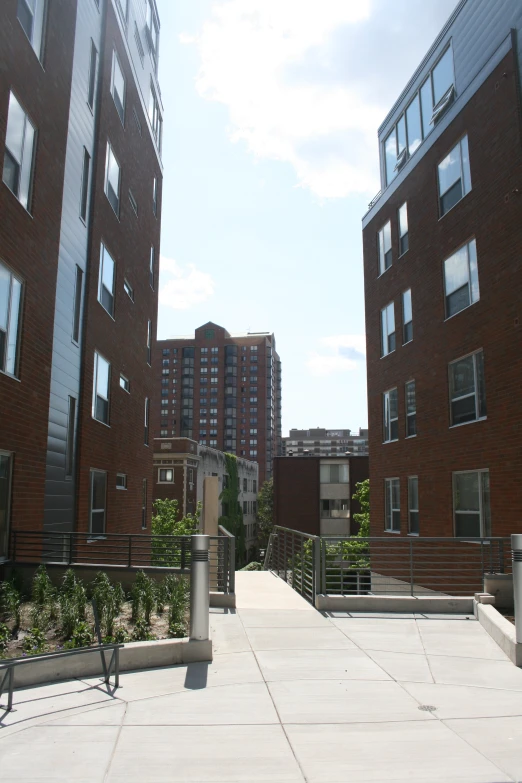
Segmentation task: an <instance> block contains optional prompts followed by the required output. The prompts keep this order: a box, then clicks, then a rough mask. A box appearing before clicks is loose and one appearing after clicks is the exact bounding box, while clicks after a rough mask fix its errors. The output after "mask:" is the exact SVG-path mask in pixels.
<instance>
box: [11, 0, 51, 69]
mask: <svg viewBox="0 0 522 783" xmlns="http://www.w3.org/2000/svg"><path fill="white" fill-rule="evenodd" d="M16 15H17V17H18V21H19V22H20V24H21V25H22V28H23V31H24V33H25V34H26V36H27V37H28V39H29V43H30V44H31V46H32V47H33V49H34V51H35V54H36V56H37V57H38V59H39V60H41V59H42V55H43V45H42V44H43V30H44V24H45V0H18V10H17V14H16Z"/></svg>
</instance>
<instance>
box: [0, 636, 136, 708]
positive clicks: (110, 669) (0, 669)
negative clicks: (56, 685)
mask: <svg viewBox="0 0 522 783" xmlns="http://www.w3.org/2000/svg"><path fill="white" fill-rule="evenodd" d="M124 646H125V645H124V644H101V645H97V646H96V647H77V648H76V649H75V650H62V651H60V652H50V653H42V654H41V655H33V656H29V657H27V658H12V659H11V660H4V661H1V662H0V699H1V698H2V694H3V693H6V692H7V693H8V699H7V705H2V704H0V709H3V710H6V711H7V712H11V710H12V709H13V693H14V671H15V668H16V666H23V665H24V664H26V663H37V662H38V661H49V660H53V659H55V658H65V657H67V656H71V655H86V654H87V653H99V654H100V657H101V661H102V668H103V681H104V683H105V684H106V685H107V687H108V689H109V692H110V693H111V694H112V693H114V692H115V691H116V689H117V688H119V687H120V650H121V649H122V648H123V647H124ZM111 650H112V655H111V657H110V660H109V665H108V666H107V662H106V660H105V654H104V653H105V652H110V651H111ZM113 673H114V686H113V687H112V690H110V688H111V682H110V679H111V676H112V674H113ZM2 675H3V676H2Z"/></svg>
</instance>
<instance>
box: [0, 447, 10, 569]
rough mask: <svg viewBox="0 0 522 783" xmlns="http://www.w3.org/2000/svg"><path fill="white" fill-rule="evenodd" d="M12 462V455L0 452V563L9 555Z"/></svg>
mask: <svg viewBox="0 0 522 783" xmlns="http://www.w3.org/2000/svg"><path fill="white" fill-rule="evenodd" d="M12 462H13V458H12V456H11V454H10V453H6V452H0V561H1V560H5V559H6V558H7V557H8V553H9V517H10V501H11V466H12Z"/></svg>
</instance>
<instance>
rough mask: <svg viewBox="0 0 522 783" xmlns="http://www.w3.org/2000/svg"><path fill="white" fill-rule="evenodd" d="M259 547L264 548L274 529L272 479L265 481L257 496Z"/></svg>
mask: <svg viewBox="0 0 522 783" xmlns="http://www.w3.org/2000/svg"><path fill="white" fill-rule="evenodd" d="M257 524H258V528H259V532H258V540H259V546H261V547H266V546H267V544H268V539H269V538H270V533H271V532H272V529H273V527H274V479H273V478H271V479H268V481H265V483H264V484H263V486H262V487H261V489H260V490H259V494H258V496H257Z"/></svg>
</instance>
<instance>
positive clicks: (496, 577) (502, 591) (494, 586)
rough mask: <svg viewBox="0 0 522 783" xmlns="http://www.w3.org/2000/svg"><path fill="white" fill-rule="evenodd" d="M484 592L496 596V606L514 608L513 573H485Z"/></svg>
mask: <svg viewBox="0 0 522 783" xmlns="http://www.w3.org/2000/svg"><path fill="white" fill-rule="evenodd" d="M484 592H485V593H490V595H493V596H495V606H496V607H498V608H499V609H512V608H513V604H514V602H515V595H514V592H513V574H484Z"/></svg>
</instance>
